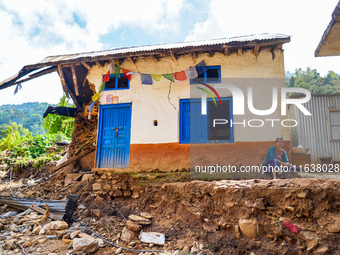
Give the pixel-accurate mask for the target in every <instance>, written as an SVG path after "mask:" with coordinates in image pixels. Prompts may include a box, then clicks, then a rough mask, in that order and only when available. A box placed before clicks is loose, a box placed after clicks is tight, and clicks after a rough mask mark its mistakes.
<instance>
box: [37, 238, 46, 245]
mask: <svg viewBox="0 0 340 255" xmlns="http://www.w3.org/2000/svg"><path fill="white" fill-rule="evenodd" d="M46 241H47V239H46V238H42V239H39V240H37V242H38V243H40V244H43V243H45V242H46Z"/></svg>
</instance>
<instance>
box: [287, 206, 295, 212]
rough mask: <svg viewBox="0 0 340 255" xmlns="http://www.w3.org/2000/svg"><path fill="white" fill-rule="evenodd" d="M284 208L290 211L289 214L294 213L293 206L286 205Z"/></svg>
mask: <svg viewBox="0 0 340 255" xmlns="http://www.w3.org/2000/svg"><path fill="white" fill-rule="evenodd" d="M285 208H286V209H287V210H289V211H291V212H294V211H295V208H294V207H293V206H289V205H287V206H286V207H285Z"/></svg>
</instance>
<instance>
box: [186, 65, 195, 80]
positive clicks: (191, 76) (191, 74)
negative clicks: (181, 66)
mask: <svg viewBox="0 0 340 255" xmlns="http://www.w3.org/2000/svg"><path fill="white" fill-rule="evenodd" d="M185 74H186V75H187V77H188V79H195V78H197V76H198V73H197V70H196V67H195V66H191V67H189V68H188V69H186V70H185Z"/></svg>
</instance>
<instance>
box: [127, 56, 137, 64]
mask: <svg viewBox="0 0 340 255" xmlns="http://www.w3.org/2000/svg"><path fill="white" fill-rule="evenodd" d="M126 60H127V61H129V62H130V64H132V65H134V64H135V63H136V60H135V59H133V58H131V57H127V58H126Z"/></svg>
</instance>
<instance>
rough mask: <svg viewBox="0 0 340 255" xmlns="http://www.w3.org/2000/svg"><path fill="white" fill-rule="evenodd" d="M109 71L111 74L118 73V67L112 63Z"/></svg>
mask: <svg viewBox="0 0 340 255" xmlns="http://www.w3.org/2000/svg"><path fill="white" fill-rule="evenodd" d="M109 70H110V73H114V72H116V66H115V64H114V63H111V64H110V65H109Z"/></svg>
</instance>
